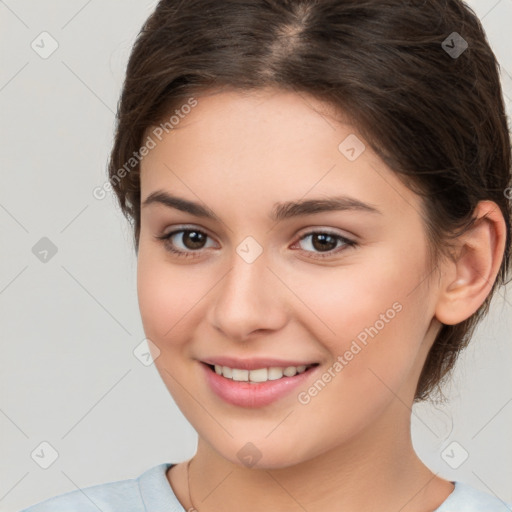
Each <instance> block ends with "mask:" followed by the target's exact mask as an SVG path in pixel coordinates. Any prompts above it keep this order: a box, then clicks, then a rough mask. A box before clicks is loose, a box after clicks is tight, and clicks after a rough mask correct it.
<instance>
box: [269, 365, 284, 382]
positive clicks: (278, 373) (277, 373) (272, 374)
mask: <svg viewBox="0 0 512 512" xmlns="http://www.w3.org/2000/svg"><path fill="white" fill-rule="evenodd" d="M282 376H283V369H282V368H269V369H268V380H277V379H280V378H281V377H282Z"/></svg>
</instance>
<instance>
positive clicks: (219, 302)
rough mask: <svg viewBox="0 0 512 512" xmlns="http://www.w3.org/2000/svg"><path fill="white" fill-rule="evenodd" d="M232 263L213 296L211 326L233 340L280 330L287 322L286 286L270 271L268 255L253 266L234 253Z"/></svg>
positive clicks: (210, 313) (210, 316)
mask: <svg viewBox="0 0 512 512" xmlns="http://www.w3.org/2000/svg"><path fill="white" fill-rule="evenodd" d="M230 264H231V269H230V270H229V271H228V272H227V274H226V275H225V277H224V278H223V279H222V280H221V282H220V283H219V284H218V285H217V287H216V288H217V293H216V294H212V301H211V307H210V308H209V312H208V319H209V321H210V323H211V325H213V326H214V328H215V329H216V330H218V331H220V332H222V334H223V335H224V336H226V337H227V338H229V339H231V340H233V341H246V340H248V339H249V338H250V337H251V336H254V334H257V333H260V334H261V333H264V332H268V333H270V332H272V331H276V330H278V329H281V328H282V327H283V326H284V325H285V324H286V322H287V320H288V314H287V308H286V304H285V300H286V297H285V287H284V285H283V283H282V282H281V281H280V280H279V279H278V278H277V277H276V275H275V271H274V272H272V271H271V270H270V269H269V268H268V261H267V259H266V257H265V252H263V254H261V255H260V256H259V257H258V258H257V259H256V260H255V261H253V262H252V263H247V262H246V261H245V260H244V259H243V258H241V257H240V256H239V255H238V254H237V253H236V252H234V253H233V257H232V259H231V260H230Z"/></svg>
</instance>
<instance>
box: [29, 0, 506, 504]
mask: <svg viewBox="0 0 512 512" xmlns="http://www.w3.org/2000/svg"><path fill="white" fill-rule="evenodd" d="M510 155H511V146H510V138H509V134H508V129H507V121H506V116H505V112H504V106H503V98H502V93H501V88H500V82H499V75H498V71H497V62H496V59H495V56H494V55H493V53H492V51H491V49H490V48H489V45H488V43H487V41H486V38H485V35H484V32H483V29H482V27H481V24H480V22H479V21H478V19H477V18H476V16H475V15H474V14H473V13H472V11H471V10H470V9H469V8H467V7H466V6H465V5H464V4H463V3H462V2H460V1H458V0H450V1H444V0H443V1H441V0H433V1H430V2H423V1H421V2H419V1H410V2H402V1H399V0H387V1H377V0H362V1H359V0H358V1H355V0H324V1H318V0H293V1H292V0H281V1H277V0H245V1H235V0H233V1H231V0H230V1H225V2H218V1H214V0H187V1H184V2H172V1H169V0H162V1H161V2H160V3H159V4H158V6H157V8H156V10H155V12H154V13H153V14H152V15H151V16H150V18H149V19H148V21H147V22H146V23H145V25H144V27H143V29H142V31H141V32H140V34H139V37H138V39H137V41H136V43H135V46H134V48H133V51H132V54H131V57H130V61H129V64H128V69H127V76H126V80H125V83H124V88H123V91H122V96H121V101H120V104H119V109H118V124H117V132H116V138H115V141H114V146H113V150H112V155H111V160H110V165H109V173H110V174H109V178H110V179H109V187H110V188H112V189H113V190H114V192H115V193H116V195H117V197H118V199H119V203H120V205H121V208H122V210H123V212H124V213H125V215H126V216H127V218H128V219H130V220H131V221H132V223H133V233H134V242H135V250H136V252H137V257H138V269H137V279H138V298H139V305H140V310H141V316H142V322H143V325H144V330H145V333H146V336H147V338H148V344H149V346H150V349H151V353H152V356H153V358H154V361H155V364H156V366H157V368H158V371H159V373H160V375H161V377H162V379H163V381H164V383H165V385H166V386H167V388H168V389H169V391H170V393H171V394H172V396H173V398H174V400H175V401H176V403H177V404H178V406H179V407H180V409H181V411H182V412H183V414H184V415H185V416H186V417H187V419H188V420H189V421H190V423H191V424H192V426H193V427H194V428H195V429H196V431H197V432H198V447H197V452H196V454H195V455H194V457H192V458H191V459H190V460H189V461H185V462H181V463H178V464H173V463H170V462H169V463H162V464H160V465H158V466H155V467H154V468H150V469H149V470H148V471H146V472H145V473H144V474H143V475H141V476H140V477H138V478H137V479H134V480H124V481H118V482H110V483H106V484H101V485H97V486H94V487H90V488H87V489H83V490H81V491H74V492H71V493H67V494H65V495H61V496H58V497H55V498H52V499H49V500H47V501H45V502H42V503H40V504H38V505H35V506H33V507H30V508H28V509H26V510H27V511H29V512H43V511H52V512H55V511H60V510H62V511H64V510H66V511H67V512H68V511H80V512H82V511H89V510H91V511H92V510H98V509H100V510H103V511H107V510H123V511H143V510H147V511H163V510H176V511H182V510H197V511H199V512H210V511H219V510H222V511H226V512H230V511H232V510H239V509H240V508H243V509H244V510H246V511H256V510H258V511H260V510H272V511H284V510H286V511H290V510H297V511H299V510H307V511H308V512H316V511H320V510H323V511H325V510H344V511H347V512H355V511H363V510H365V511H366V510H379V511H380V512H388V511H389V512H395V511H398V510H400V511H401V512H427V511H434V510H435V511H437V512H448V511H450V512H459V511H460V512H462V511H464V512H466V511H469V510H485V511H486V512H492V511H501V510H508V508H507V505H506V504H505V503H503V502H502V501H501V500H499V499H498V498H496V497H494V496H492V495H491V494H487V493H483V492H481V491H478V490H476V489H474V488H472V487H471V486H469V485H468V484H465V483H463V482H458V481H456V482H452V481H448V480H446V479H443V478H441V477H440V476H439V475H437V474H435V473H433V472H432V471H431V470H430V469H429V468H428V467H427V466H426V465H425V464H424V463H423V462H422V461H421V460H420V459H419V457H418V456H417V455H416V453H415V451H414V449H413V446H412V442H411V435H410V419H411V407H412V405H413V403H414V402H415V401H421V400H425V399H427V398H428V397H430V396H432V394H434V393H439V392H440V386H441V384H442V383H443V382H444V380H445V379H446V378H447V376H448V375H449V371H450V370H451V368H452V367H453V365H454V363H455V361H456V358H457V355H458V353H459V352H460V350H462V349H463V348H464V347H465V346H466V345H467V343H468V342H469V340H470V338H471V335H472V333H473V331H474V329H475V327H476V325H477V324H478V322H479V320H481V318H482V317H483V316H484V315H485V313H486V312H487V310H488V308H489V303H490V300H491V298H492V296H493V294H494V293H495V290H496V289H497V288H498V287H499V286H500V285H502V284H504V283H505V280H506V277H507V275H508V273H509V272H510V257H511V256H510V252H511V243H510V239H511V210H510V201H509V197H510V190H512V189H511V188H510V187H511V174H510V169H511V162H510Z"/></svg>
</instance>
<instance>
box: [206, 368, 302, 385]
mask: <svg viewBox="0 0 512 512" xmlns="http://www.w3.org/2000/svg"><path fill="white" fill-rule="evenodd" d="M307 368H308V366H306V365H300V366H287V367H285V368H282V367H270V368H257V369H255V370H241V369H239V368H230V367H229V366H221V365H218V364H216V365H215V373H216V374H217V375H222V376H223V377H225V378H227V379H233V380H235V381H238V382H267V381H268V380H277V379H281V378H283V377H293V376H294V375H296V374H298V373H304V372H305V371H306V369H307Z"/></svg>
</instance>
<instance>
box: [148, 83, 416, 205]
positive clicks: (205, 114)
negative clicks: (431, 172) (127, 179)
mask: <svg viewBox="0 0 512 512" xmlns="http://www.w3.org/2000/svg"><path fill="white" fill-rule="evenodd" d="M194 99H195V100H196V102H197V103H196V104H195V106H194V107H193V108H191V109H188V108H187V109H183V111H182V112H180V110H179V107H178V109H175V111H174V112H175V114H176V115H175V117H176V119H178V118H179V119H178V122H176V123H173V125H172V127H169V126H167V130H164V131H163V133H161V134H160V136H159V139H161V140H159V139H158V138H156V137H155V136H154V134H153V132H154V128H153V132H152V131H151V130H148V131H147V132H146V137H153V139H155V142H156V145H155V147H154V149H152V150H151V151H150V152H149V154H148V155H147V156H145V157H144V158H143V160H142V164H141V185H142V198H144V197H147V195H148V194H149V193H151V192H153V191H154V190H156V189H157V188H159V189H161V188H166V187H167V188H168V189H169V190H174V191H176V190H179V191H180V192H182V194H186V195H187V196H188V197H191V192H192V193H193V194H195V195H197V196H199V193H201V195H202V196H204V197H211V196H212V192H214V193H215V196H216V197H217V198H218V199H219V203H220V204H222V200H232V199H233V198H234V197H237V198H238V199H239V200H240V201H241V202H245V203H244V204H246V205H249V204H251V199H252V198H253V197H254V196H255V195H260V196H261V195H262V196H267V197H269V198H271V197H272V198H273V199H274V200H275V201H274V202H277V201H278V200H279V199H280V197H286V198H287V199H297V198H298V197H303V196H305V195H307V194H310V195H314V196H317V195H318V194H323V195H325V194H328V195H329V194H331V193H333V192H335V193H337V194H341V193H343V194H346V195H352V196H355V197H358V198H359V199H361V200H364V201H367V202H369V203H373V204H376V205H378V204H380V205H381V206H382V208H381V209H385V203H386V202H388V203H389V206H390V207H392V208H394V209H401V213H404V211H405V210H407V209H410V208H411V206H412V207H414V206H417V205H418V198H417V197H416V195H415V194H413V193H412V192H411V191H410V190H408V189H407V188H406V187H405V186H404V185H403V184H402V183H401V182H400V181H399V180H398V178H397V176H396V175H395V174H394V173H393V172H392V171H391V170H390V169H389V168H387V166H385V164H384V163H383V162H382V161H381V160H380V159H379V158H378V157H377V155H376V154H375V153H374V152H373V151H372V150H371V148H370V147H369V145H368V144H366V143H365V141H364V140H363V139H362V137H361V136H360V135H359V133H358V131H357V128H356V127H355V126H353V125H352V124H350V123H349V122H348V121H347V119H346V118H344V117H343V113H342V112H339V111H337V110H335V108H334V107H333V106H331V105H330V104H328V103H325V102H323V101H321V100H319V99H317V98H314V97H312V96H310V95H306V94H304V93H296V92H290V91H282V90H276V89H265V90H255V91H237V90H223V91H213V92H210V93H207V94H203V95H200V96H195V97H194ZM185 101H186V100H185ZM185 101H184V104H185ZM180 114H181V115H180ZM160 131H162V129H160ZM152 134H153V135H152ZM347 150H348V152H347Z"/></svg>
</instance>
